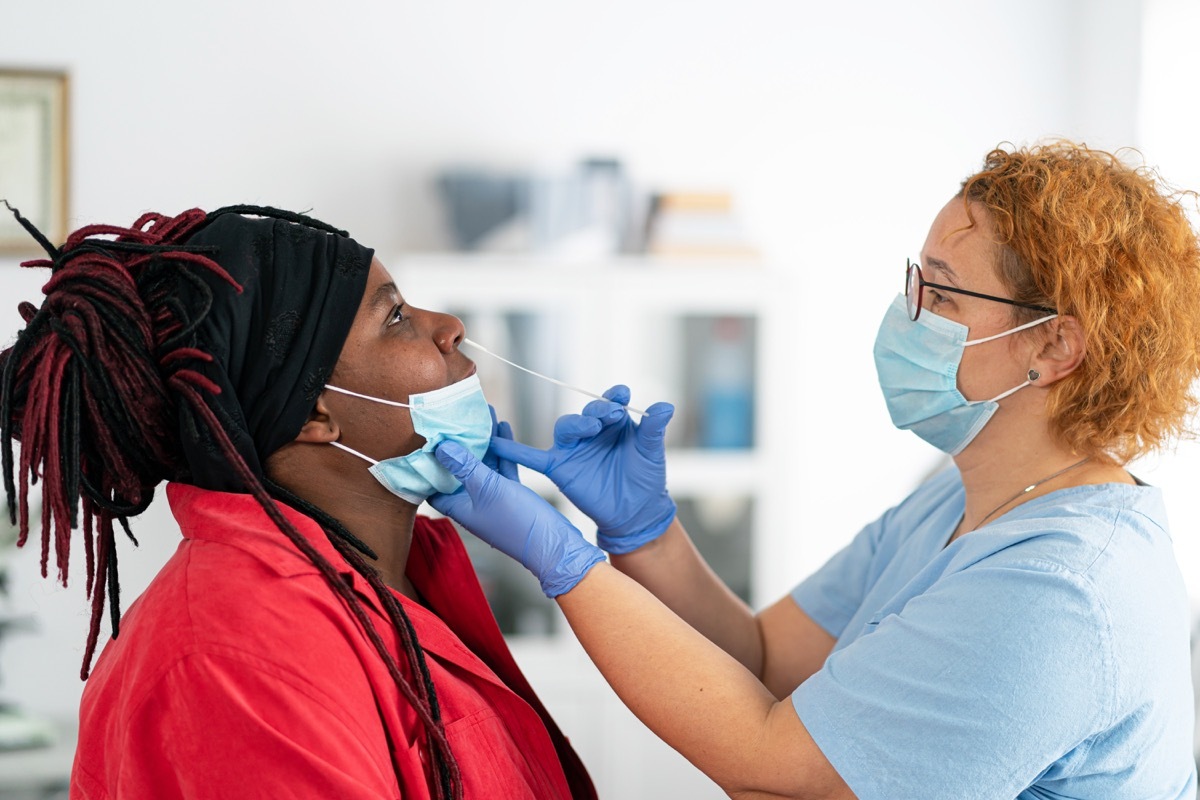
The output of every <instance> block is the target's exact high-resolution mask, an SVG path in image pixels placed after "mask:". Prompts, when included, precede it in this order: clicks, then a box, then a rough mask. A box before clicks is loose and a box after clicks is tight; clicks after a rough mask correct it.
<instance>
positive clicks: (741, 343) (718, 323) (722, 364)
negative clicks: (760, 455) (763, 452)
mask: <svg viewBox="0 0 1200 800" xmlns="http://www.w3.org/2000/svg"><path fill="white" fill-rule="evenodd" d="M699 378H700V381H699V387H698V388H699V396H700V398H699V399H700V426H699V431H698V434H699V435H698V439H699V442H698V443H699V445H700V446H701V447H711V448H745V447H751V446H753V444H754V343H753V341H752V328H751V321H750V320H748V319H746V318H744V317H715V318H713V319H712V321H711V324H710V326H709V332H708V342H707V346H706V347H704V348H703V349H702V350H701V351H700V374H699Z"/></svg>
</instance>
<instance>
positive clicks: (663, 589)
mask: <svg viewBox="0 0 1200 800" xmlns="http://www.w3.org/2000/svg"><path fill="white" fill-rule="evenodd" d="M611 562H612V565H613V566H614V567H616V568H617V569H619V570H620V571H621V572H623V573H625V574H626V575H628V576H629V577H631V578H633V579H634V580H635V581H637V582H638V583H640V584H641V585H642V586H644V587H645V588H646V589H648V590H649V591H650V592H651V593H652V594H653V595H654V596H655V597H657V598H658V599H659V600H661V601H662V602H663V603H664V604H665V605H666V606H667V607H668V608H670V609H671V610H672V611H674V612H675V614H677V615H678V616H679V617H680V618H681V619H683V620H684V621H686V622H687V623H688V624H689V625H691V626H692V627H693V628H695V629H696V630H698V631H699V632H700V633H702V634H704V636H706V637H707V638H708V639H709V640H710V641H712V642H713V643H715V644H716V645H717V646H718V647H720V648H721V649H723V650H724V651H725V652H726V653H729V654H730V655H731V656H733V657H734V658H736V659H737V660H738V661H739V662H741V663H742V665H744V666H745V667H746V669H748V670H750V671H751V672H752V673H753V674H754V675H755V676H758V677H761V676H762V668H763V643H762V635H761V632H760V630H759V627H758V623H757V620H756V619H755V616H754V612H753V611H751V610H750V608H749V607H748V606H747V605H746V604H745V603H744V602H742V600H741V599H740V598H739V597H738V596H737V595H735V594H734V593H733V592H732V591H731V590H730V589H729V587H728V586H726V585H725V583H724V582H723V581H722V580H721V579H720V578H719V577H717V575H716V573H714V572H713V571H712V568H711V567H709V565H708V563H707V562H705V561H704V558H703V557H702V556H701V555H700V553H699V552H698V551H697V550H696V547H695V545H694V544H693V543H692V540H691V539H690V538H689V537H688V535H687V532H686V531H685V530H684V529H683V526H682V525H681V524H680V523H679V520H678V519H677V520H675V521H674V522H672V523H671V527H670V528H668V529H667V531H666V533H664V534H663V535H662V536H660V537H659V538H658V539H656V540H654V541H653V542H650V543H649V544H647V545H645V546H644V547H641V548H639V549H637V550H634V551H633V552H632V553H627V554H625V555H613V556H612V557H611Z"/></svg>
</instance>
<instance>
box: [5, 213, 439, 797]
mask: <svg viewBox="0 0 1200 800" xmlns="http://www.w3.org/2000/svg"><path fill="white" fill-rule="evenodd" d="M4 204H5V206H7V207H8V208H9V210H10V211H12V213H13V215H14V216H15V217H16V219H17V221H18V222H19V223H20V224H21V226H22V227H24V228H25V230H26V231H28V232H29V234H30V235H31V236H32V237H33V238H34V239H35V240H36V241H37V242H38V244H39V245H41V247H42V249H43V250H45V251H46V254H47V256H48V257H47V258H45V259H36V260H32V261H26V262H23V263H22V265H21V266H23V267H49V268H50V270H51V277H50V280H49V281H48V282H47V283H46V285H45V287H44V288H43V292H44V294H45V296H46V299H45V301H44V302H43V304H42V307H41V308H36V307H35V306H34V305H33V304H32V303H28V302H22V303H21V304H20V305H19V306H18V310H19V312H20V314H21V317H22V318H23V319H24V321H25V324H26V325H25V329H24V330H22V331H21V332H20V333H19V334H18V335H17V340H16V342H15V343H14V344H13V345H12V346H11V347H10V348H9V349H7V350H5V351H4V352H3V353H0V360H2V361H3V379H2V380H3V383H2V384H0V468H2V469H3V472H4V489H5V492H6V495H7V500H8V511H9V518H10V520H11V521H12V522H13V523H14V524H16V523H17V522H18V521H19V523H20V533H19V536H18V539H17V545H18V546H23V545H24V544H25V542H26V541H27V539H28V537H29V501H28V495H29V487H30V485H32V484H35V483H37V482H38V481H39V480H40V481H41V482H42V519H41V534H42V540H41V571H42V577H48V569H49V558H50V546H51V542H53V545H54V561H55V568H56V570H57V577H58V580H59V581H60V582H61V584H62V585H63V586H64V587H65V586H66V585H67V570H68V565H69V556H70V546H71V532H72V531H73V530H77V529H78V528H79V527H80V524H79V522H80V520H79V517H80V511H81V510H82V517H83V520H82V527H83V543H84V557H85V560H86V574H87V578H86V588H85V593H86V595H87V597H88V598H89V599H90V601H91V623H90V626H89V630H88V637H87V646H86V648H85V651H84V657H83V666H82V668H81V670H80V677H81V678H82V679H84V680H86V679H87V676H88V673H89V672H90V669H91V664H92V659H93V656H94V654H95V650H96V643H97V640H98V638H99V633H100V623H101V619H102V616H103V610H104V605H105V601H106V599H107V602H108V607H109V613H110V619H111V623H110V624H111V628H112V636H113V638H116V637H117V635H118V634H119V632H120V619H121V610H120V609H121V605H120V581H119V579H118V575H117V550H116V542H115V538H116V537H115V531H114V523H117V524H119V525H120V527H121V528H122V530H123V531H124V533H125V535H126V536H127V537H128V538H129V539H130V540H131V541H132V542H133V543H134V544H135V545H136V544H137V539H136V538H134V536H133V532H132V530H131V529H130V527H129V518H130V517H133V516H136V515H137V514H140V513H141V512H142V511H145V510H146V508H148V507H149V505H150V502H151V500H153V498H154V490H155V487H156V486H157V485H158V484H159V483H161V482H162V481H165V480H172V479H174V478H176V477H177V476H179V475H181V474H183V473H184V471H185V463H184V458H183V454H182V452H181V449H180V446H179V416H178V415H179V413H180V411H181V410H182V409H183V408H184V407H186V408H188V409H190V410H191V411H192V412H193V413H194V415H195V416H196V418H197V419H198V420H199V421H200V422H201V423H203V424H204V426H205V428H206V430H207V432H208V433H209V434H210V435H211V437H212V439H213V441H215V442H216V444H217V445H218V446H219V448H220V450H221V452H222V454H223V455H224V458H225V459H226V461H227V462H228V463H229V465H230V467H231V468H232V469H233V470H234V471H235V473H236V474H237V475H238V476H239V477H240V479H241V480H242V482H243V484H244V485H245V486H246V487H248V489H249V492H250V494H252V495H253V497H254V499H255V500H256V501H258V504H259V505H260V506H261V507H262V509H263V511H264V512H265V513H266V514H267V516H268V517H269V518H270V520H271V521H272V522H273V523H274V524H275V525H276V527H278V528H279V530H280V531H281V532H282V533H283V534H284V535H285V536H287V537H288V539H289V540H290V541H291V542H292V543H293V544H294V545H295V546H296V548H297V549H299V550H300V551H301V552H302V553H303V554H304V555H305V556H306V557H307V558H308V559H309V560H310V561H311V562H312V563H313V564H314V565H315V566H316V567H317V568H318V569H319V570H320V572H321V574H322V575H323V576H324V577H325V580H326V582H327V583H328V584H329V586H330V588H331V589H332V590H333V591H334V593H335V594H337V596H338V597H340V598H341V599H342V601H343V602H344V603H345V604H346V607H347V608H348V609H349V610H350V612H351V614H352V615H353V616H354V618H355V619H356V620H357V622H358V624H359V625H360V626H361V627H362V629H363V631H364V632H365V633H366V635H367V637H368V638H369V639H370V640H371V643H372V645H373V646H374V647H375V650H376V651H377V652H378V653H379V656H380V657H381V658H382V659H383V661H384V663H385V665H386V666H387V670H388V673H389V674H390V675H391V676H392V679H393V680H394V681H395V682H396V685H397V686H398V687H399V689H400V692H401V694H402V695H403V696H404V698H405V699H406V700H407V701H408V702H409V703H410V704H411V706H412V707H413V709H414V710H415V711H416V712H417V715H418V716H419V717H420V719H421V721H422V723H423V724H424V727H425V730H426V732H427V735H428V737H429V740H430V745H431V754H432V755H433V763H434V768H433V769H432V770H431V775H430V776H429V778H430V781H431V783H432V784H433V790H434V792H433V793H434V795H435V796H439V797H446V798H459V797H461V795H462V781H461V776H460V774H459V769H458V764H457V761H456V760H455V758H454V755H453V753H451V751H450V746H449V743H448V742H447V740H446V733H445V729H444V727H443V725H442V721H441V710H440V707H439V705H438V701H437V695H436V692H435V690H434V686H433V681H432V679H431V677H430V673H429V669H428V666H427V664H426V662H425V655H424V651H423V650H422V648H421V646H420V643H419V642H418V641H417V637H416V631H415V629H414V628H413V626H412V623H411V621H410V620H409V618H408V615H407V614H406V613H405V612H404V609H403V607H402V606H401V604H400V603H399V602H398V601H397V599H396V597H395V595H394V594H393V592H392V591H391V589H389V588H388V587H387V586H386V585H385V584H384V583H383V581H382V579H381V578H380V577H379V575H378V573H377V572H376V571H375V570H374V569H372V568H371V567H370V565H369V564H368V563H367V562H366V560H364V558H363V555H364V554H365V555H367V556H373V555H374V554H373V553H371V552H370V551H369V550H368V549H366V548H365V546H364V545H362V543H361V542H359V541H358V540H357V539H356V538H355V537H353V536H352V535H351V534H350V533H349V531H347V530H346V529H345V528H344V526H342V525H341V523H339V522H338V521H337V520H336V519H334V518H333V517H332V516H331V515H329V514H327V513H326V512H324V511H322V510H321V509H319V508H317V507H316V506H314V505H312V504H311V503H308V502H307V501H305V500H303V499H301V498H299V497H296V496H295V495H293V494H291V493H290V492H288V491H287V490H285V489H283V488H282V487H281V486H278V485H276V484H274V483H273V482H271V481H270V480H266V479H260V478H259V477H258V476H257V475H256V474H255V472H254V470H252V469H251V468H250V467H249V466H248V465H247V464H246V462H245V460H244V459H243V458H242V457H241V456H240V455H239V454H238V452H237V450H236V448H235V447H234V445H233V443H232V441H231V439H230V437H229V435H228V433H227V432H226V430H225V429H224V426H223V425H222V424H221V422H220V420H219V418H218V416H217V415H216V413H214V411H213V409H212V407H210V406H209V404H208V403H207V402H206V401H205V397H206V396H215V395H217V394H220V392H221V389H220V387H219V386H217V385H216V384H214V383H213V382H212V381H211V380H209V379H208V378H206V377H205V376H204V375H202V374H201V373H200V372H198V371H196V370H195V369H194V368H193V367H194V366H195V365H196V364H197V362H211V361H212V360H213V357H212V356H211V355H210V354H208V353H206V352H204V351H203V350H202V349H201V348H200V347H199V341H198V337H197V336H196V329H197V328H198V326H199V325H200V323H201V321H202V320H203V319H204V318H205V316H206V315H207V314H208V312H209V310H210V309H211V307H212V304H213V294H212V291H211V289H210V288H209V286H208V284H207V283H206V282H205V281H204V280H203V279H201V278H200V277H199V275H198V271H200V270H208V271H209V272H211V273H212V274H214V275H216V276H218V277H219V278H220V279H221V280H223V281H225V282H227V283H228V284H230V285H231V287H233V289H235V290H236V291H238V292H239V293H240V292H241V287H240V286H239V285H238V284H237V282H236V281H235V280H234V279H233V278H232V277H231V276H230V275H229V273H228V272H226V271H225V270H224V269H223V268H222V267H221V266H220V264H218V263H217V262H216V261H215V260H214V259H213V256H215V255H216V253H215V248H212V247H201V246H188V245H187V244H186V242H187V240H188V238H189V237H190V236H191V235H192V234H193V233H195V232H196V231H197V230H198V229H199V228H200V227H202V226H203V225H205V224H206V223H207V222H209V221H211V220H212V219H213V218H215V217H216V216H218V215H221V214H228V213H237V214H250V215H254V216H263V217H272V218H276V219H283V220H286V221H289V222H294V223H298V224H302V225H306V226H309V227H311V228H315V229H317V230H321V231H324V232H327V233H335V234H340V235H342V236H345V235H346V233H345V232H344V231H340V230H338V229H336V228H333V227H332V226H330V225H327V224H325V223H323V222H320V221H319V220H315V219H312V218H310V217H307V216H303V215H300V214H294V213H292V212H287V211H282V210H280V209H274V208H266V207H255V206H229V207H226V208H222V209H219V210H217V211H214V212H212V213H211V214H206V213H205V212H203V211H201V210H199V209H192V210H190V211H185V212H183V213H182V214H179V215H178V216H175V217H167V216H164V215H161V214H154V213H148V214H144V215H142V216H141V217H140V218H139V219H138V220H137V221H136V222H134V223H133V225H132V226H130V227H128V228H122V227H116V226H111V225H90V226H87V227H84V228H81V229H80V230H78V231H76V232H75V233H73V234H71V236H70V237H69V238H68V239H67V241H66V243H65V244H64V245H63V246H62V247H61V248H59V247H55V246H54V245H53V244H51V243H50V241H49V240H48V239H47V238H46V237H45V236H44V235H43V234H42V233H41V232H40V231H38V230H37V228H36V227H35V226H34V225H33V224H32V223H30V222H29V221H28V220H27V219H25V218H24V217H23V216H21V214H20V212H19V211H18V210H17V209H15V208H13V207H12V206H10V205H9V204H8V203H7V201H4ZM98 237H114V238H111V239H110V238H98ZM14 439H17V440H19V441H20V442H21V448H20V463H19V470H18V476H17V479H14V475H13V471H14V457H13V444H12V442H13V440H14ZM18 489H19V491H18ZM276 500H278V501H280V502H284V503H286V504H288V505H289V506H292V507H293V508H295V509H296V510H298V511H300V512H301V513H304V514H306V515H308V516H309V517H311V518H312V519H314V520H316V521H317V522H318V523H319V524H320V525H321V527H322V529H323V530H324V531H325V532H326V535H327V536H328V537H329V540H330V541H331V542H332V543H333V545H334V547H335V548H336V549H337V550H338V552H339V553H340V554H341V555H342V556H343V558H345V560H346V561H347V562H348V563H349V564H350V565H351V566H352V567H353V568H354V569H355V570H356V571H358V572H359V573H360V574H361V575H363V577H364V578H366V580H367V581H368V583H369V584H370V586H371V587H372V589H373V590H374V592H375V594H376V595H377V596H378V597H379V599H380V601H381V603H382V605H383V608H384V609H385V611H386V613H387V616H388V618H389V620H390V622H391V624H392V626H393V627H394V628H395V630H396V632H397V634H398V636H399V640H400V642H401V646H402V648H403V651H404V654H405V656H406V661H407V665H408V670H407V671H408V673H409V675H411V676H413V678H414V679H413V680H410V679H409V677H408V676H406V674H405V671H404V670H402V669H401V668H400V665H399V664H398V663H397V661H396V659H395V657H393V655H392V654H391V652H389V650H388V648H387V645H386V643H385V642H384V640H383V638H382V637H381V636H380V633H379V631H378V630H377V629H376V628H375V625H374V623H373V622H372V621H371V619H370V617H369V616H368V614H367V611H366V609H365V608H364V606H363V604H362V602H361V601H360V600H359V599H358V597H357V596H356V595H355V593H354V591H353V590H352V589H351V588H350V586H349V585H348V584H347V583H346V582H345V581H343V580H342V578H341V576H340V575H339V574H338V572H337V570H336V568H335V567H334V566H333V565H332V564H330V563H329V561H328V560H326V559H325V558H324V557H323V556H322V555H321V554H320V553H319V552H318V551H317V550H316V548H315V547H313V545H312V544H311V543H310V542H309V541H308V540H307V539H306V538H305V537H304V536H303V535H302V534H301V533H300V532H299V531H298V530H296V528H295V527H294V526H293V525H292V524H291V523H290V522H289V521H288V520H287V518H286V517H285V516H284V514H283V513H282V512H281V510H280V509H279V506H278V505H277V503H276ZM389 748H391V749H393V754H392V755H393V760H395V758H396V754H395V752H394V748H395V743H393V742H391V741H389Z"/></svg>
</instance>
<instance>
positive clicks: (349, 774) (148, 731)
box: [118, 653, 407, 800]
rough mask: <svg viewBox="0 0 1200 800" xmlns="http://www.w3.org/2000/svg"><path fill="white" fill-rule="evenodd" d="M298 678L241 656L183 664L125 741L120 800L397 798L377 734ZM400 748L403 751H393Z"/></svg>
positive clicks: (161, 685) (152, 697) (159, 687)
mask: <svg viewBox="0 0 1200 800" xmlns="http://www.w3.org/2000/svg"><path fill="white" fill-rule="evenodd" d="M369 725H370V721H369V720H368V721H362V720H356V719H354V718H353V717H351V716H350V715H349V714H347V713H346V712H345V705H344V704H339V703H338V702H337V701H336V699H335V698H331V697H328V696H327V695H324V694H323V693H322V692H321V691H320V690H319V689H318V688H316V687H315V686H314V685H313V684H311V683H309V682H307V681H306V680H304V678H303V677H302V676H298V675H295V674H291V673H289V672H288V671H287V670H286V669H283V668H281V667H279V666H278V665H275V664H271V663H269V662H264V661H261V660H258V659H254V658H253V657H252V656H247V655H245V654H242V653H230V654H228V655H213V654H197V655H191V656H188V657H186V658H184V659H182V660H181V661H180V662H179V663H178V664H177V665H176V666H174V667H173V668H172V669H171V670H169V671H168V672H167V673H166V674H165V675H164V676H163V677H162V678H161V679H160V680H159V681H158V683H157V684H156V685H155V686H154V687H153V689H152V690H151V691H150V693H149V694H148V695H147V697H146V699H145V701H144V702H143V703H141V705H140V707H139V709H138V711H137V713H136V714H135V715H134V716H133V718H132V719H131V721H130V726H129V730H128V731H127V732H126V736H127V746H126V747H125V748H124V753H125V760H124V763H123V764H122V768H121V771H120V779H119V786H120V791H119V792H118V796H120V797H154V798H158V800H170V799H171V798H189V800H206V799H207V798H212V800H217V798H225V799H228V798H252V797H253V798H257V797H263V798H266V797H279V796H280V792H281V787H286V791H283V794H286V795H287V796H288V797H294V798H314V800H315V799H316V798H322V799H326V798H330V797H338V798H396V797H399V796H400V790H399V787H398V784H397V780H396V774H395V768H394V767H393V766H392V763H391V756H390V754H389V753H388V752H387V746H386V737H385V735H384V734H383V732H382V727H381V725H377V726H376V727H379V731H378V733H377V735H371V734H370V733H368V728H369ZM397 745H398V746H400V747H405V746H407V743H404V742H398V743H397Z"/></svg>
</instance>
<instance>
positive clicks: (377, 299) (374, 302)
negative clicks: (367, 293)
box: [370, 281, 399, 312]
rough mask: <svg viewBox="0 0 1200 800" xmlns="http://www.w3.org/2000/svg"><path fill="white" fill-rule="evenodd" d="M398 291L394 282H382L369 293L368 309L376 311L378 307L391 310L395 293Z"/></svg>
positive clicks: (394, 300)
mask: <svg viewBox="0 0 1200 800" xmlns="http://www.w3.org/2000/svg"><path fill="white" fill-rule="evenodd" d="M397 294H399V292H398V291H397V289H396V284H395V283H392V282H391V281H388V282H387V283H385V284H382V285H381V286H379V288H377V289H376V290H375V292H374V293H373V294H372V295H371V302H370V309H371V311H372V312H377V311H379V310H380V309H384V310H385V311H391V309H392V306H393V305H394V304H395V302H396V295H397Z"/></svg>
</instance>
